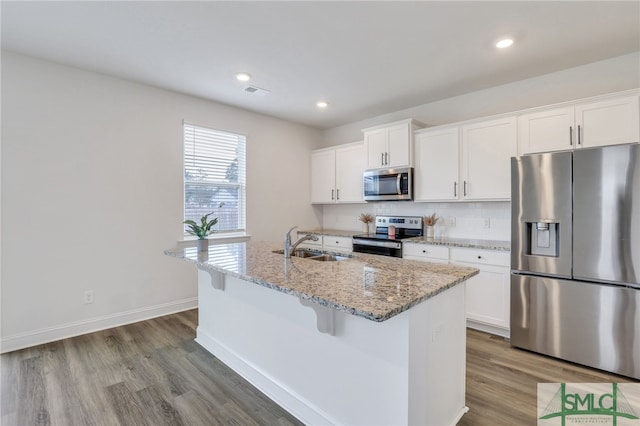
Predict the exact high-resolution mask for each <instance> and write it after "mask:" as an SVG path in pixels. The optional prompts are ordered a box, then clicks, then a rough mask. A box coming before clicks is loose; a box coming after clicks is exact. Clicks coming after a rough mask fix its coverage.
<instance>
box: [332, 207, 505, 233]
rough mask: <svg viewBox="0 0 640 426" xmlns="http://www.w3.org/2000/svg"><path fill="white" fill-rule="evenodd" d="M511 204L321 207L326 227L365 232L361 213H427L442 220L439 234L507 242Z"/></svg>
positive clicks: (436, 228) (420, 214)
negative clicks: (360, 217)
mask: <svg viewBox="0 0 640 426" xmlns="http://www.w3.org/2000/svg"><path fill="white" fill-rule="evenodd" d="M510 206H511V203H509V202H485V203H413V202H403V201H396V202H374V203H367V204H349V205H346V204H345V205H326V206H323V207H322V212H323V215H322V216H323V223H322V225H323V227H324V228H326V229H341V230H346V231H356V232H362V228H363V225H362V222H360V221H358V217H359V216H360V213H371V214H373V215H399V216H426V215H431V214H433V213H435V214H436V216H437V217H439V218H440V219H439V220H438V222H437V223H436V226H435V236H436V237H449V238H470V239H482V240H502V241H508V240H509V239H510V236H511V219H510V217H511V207H510Z"/></svg>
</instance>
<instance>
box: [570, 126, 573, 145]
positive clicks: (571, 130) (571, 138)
mask: <svg viewBox="0 0 640 426" xmlns="http://www.w3.org/2000/svg"><path fill="white" fill-rule="evenodd" d="M569 145H571V146H573V126H569Z"/></svg>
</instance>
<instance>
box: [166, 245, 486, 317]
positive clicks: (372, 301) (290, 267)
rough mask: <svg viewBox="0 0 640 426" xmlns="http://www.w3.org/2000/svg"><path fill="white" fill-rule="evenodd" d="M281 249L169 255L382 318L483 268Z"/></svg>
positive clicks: (225, 248)
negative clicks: (288, 253) (326, 257)
mask: <svg viewBox="0 0 640 426" xmlns="http://www.w3.org/2000/svg"><path fill="white" fill-rule="evenodd" d="M281 249H282V244H280V243H274V242H259V241H248V242H243V243H232V244H218V245H211V246H209V252H208V257H207V258H200V259H199V258H198V253H197V249H196V247H186V248H181V249H171V250H166V251H165V254H166V255H168V256H172V257H176V258H178V259H182V260H184V261H187V262H190V263H193V264H195V265H197V266H198V267H199V268H203V269H208V270H212V271H219V272H223V273H225V274H228V275H231V276H234V277H237V278H240V279H243V280H246V281H249V282H252V283H254V284H257V285H261V286H264V287H268V288H271V289H274V290H276V291H281V292H283V293H287V294H291V295H293V296H298V297H301V298H302V299H308V300H311V301H313V302H315V303H318V304H320V305H324V306H327V307H329V308H333V309H336V310H338V311H342V312H346V313H349V314H352V315H356V316H360V317H363V318H366V319H369V320H372V321H377V322H380V321H385V320H388V319H389V318H391V317H393V316H395V315H397V314H399V313H401V312H403V311H406V310H408V309H409V308H411V307H412V306H414V305H417V304H418V303H420V302H422V301H424V300H426V299H428V298H430V297H433V296H435V295H437V294H438V293H440V292H442V291H444V290H446V289H448V288H450V287H453V286H455V285H456V284H459V283H461V282H463V281H464V280H466V279H467V278H469V277H472V276H474V275H476V274H477V273H478V270H477V269H475V268H469V267H461V266H454V265H448V264H435V263H429V262H420V261H413V260H407V259H399V258H394V257H385V256H376V255H370V254H364V253H355V254H353V255H347V256H352V257H350V258H349V259H347V260H342V261H336V262H319V261H317V260H311V259H305V258H299V257H292V258H291V259H285V258H284V256H283V255H282V254H277V253H273V251H274V250H281Z"/></svg>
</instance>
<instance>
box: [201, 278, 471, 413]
mask: <svg viewBox="0 0 640 426" xmlns="http://www.w3.org/2000/svg"><path fill="white" fill-rule="evenodd" d="M198 277H199V278H198V279H199V316H200V317H199V325H198V331H197V339H196V340H197V342H198V343H200V344H201V345H202V346H204V347H205V348H206V349H207V350H209V351H210V352H211V353H212V354H214V355H215V356H217V357H218V358H220V359H221V360H222V361H223V362H225V363H226V364H227V365H229V366H230V367H231V368H232V369H233V370H235V371H237V372H238V373H239V374H241V375H242V376H243V377H245V378H246V379H247V380H248V381H250V382H251V383H252V384H254V385H255V386H256V387H258V388H259V389H260V390H262V391H263V392H264V393H265V394H267V395H268V396H269V397H270V398H272V399H273V400H274V401H276V402H277V403H278V404H280V405H281V406H282V407H284V408H285V409H287V410H288V411H289V412H291V413H292V414H293V415H294V416H296V417H298V418H299V419H300V420H301V421H303V422H304V423H306V424H349V425H391V424H393V425H401V424H420V425H453V424H455V423H456V422H457V420H458V419H459V418H460V417H461V416H462V414H463V413H464V412H465V411H466V408H465V406H464V392H465V389H464V383H465V382H464V374H465V320H464V318H465V308H464V283H463V284H459V285H456V286H455V287H452V288H450V289H448V290H446V291H444V292H442V293H439V294H437V295H436V296H434V297H431V298H429V299H427V300H425V301H423V302H421V303H419V304H417V305H416V306H414V307H412V308H411V309H409V310H407V311H405V312H402V313H400V314H398V315H396V316H394V317H392V318H390V319H388V320H386V321H383V322H375V321H370V320H368V319H365V318H362V317H359V316H355V315H350V314H348V313H345V312H340V311H337V310H331V311H330V312H331V313H332V314H333V319H334V335H330V334H326V333H321V332H319V331H318V329H317V326H316V325H317V323H316V321H317V319H316V313H315V312H314V310H312V309H311V308H309V307H306V306H303V305H302V304H301V303H300V299H299V298H298V297H295V296H292V295H289V294H286V293H281V292H277V291H273V290H272V289H269V288H267V287H263V286H259V285H254V284H253V283H250V282H248V281H245V280H242V279H239V278H236V277H233V276H229V275H226V276H225V279H224V281H225V283H224V289H223V290H220V289H217V288H215V287H214V284H215V281H216V279H219V278H220V276H216V275H214V276H213V281H214V283H212V275H210V273H209V272H207V271H203V270H199V275H198ZM216 286H217V287H220V286H219V285H216Z"/></svg>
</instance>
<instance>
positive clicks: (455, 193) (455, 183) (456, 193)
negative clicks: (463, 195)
mask: <svg viewBox="0 0 640 426" xmlns="http://www.w3.org/2000/svg"><path fill="white" fill-rule="evenodd" d="M453 196H454V197H457V196H458V182H453Z"/></svg>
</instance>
